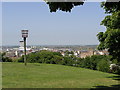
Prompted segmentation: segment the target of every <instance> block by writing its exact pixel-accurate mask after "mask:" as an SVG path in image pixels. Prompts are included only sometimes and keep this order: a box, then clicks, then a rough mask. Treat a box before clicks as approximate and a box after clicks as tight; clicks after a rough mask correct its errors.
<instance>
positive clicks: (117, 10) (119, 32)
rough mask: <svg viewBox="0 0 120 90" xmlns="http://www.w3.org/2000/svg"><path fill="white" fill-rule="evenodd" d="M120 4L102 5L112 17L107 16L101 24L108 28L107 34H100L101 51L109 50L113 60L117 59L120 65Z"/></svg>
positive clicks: (99, 47)
mask: <svg viewBox="0 0 120 90" xmlns="http://www.w3.org/2000/svg"><path fill="white" fill-rule="evenodd" d="M119 4H120V2H114V3H110V2H108V3H102V5H101V6H102V7H103V8H104V9H105V11H106V13H109V14H110V15H108V16H106V17H105V19H104V20H103V21H102V22H101V25H104V26H106V31H105V32H100V33H98V35H97V36H98V40H99V41H100V44H99V46H98V49H99V50H103V49H108V52H109V54H110V55H112V59H117V61H118V64H120V6H119Z"/></svg>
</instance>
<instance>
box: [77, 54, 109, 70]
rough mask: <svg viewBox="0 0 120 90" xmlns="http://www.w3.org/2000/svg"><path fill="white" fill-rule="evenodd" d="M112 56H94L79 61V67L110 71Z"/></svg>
mask: <svg viewBox="0 0 120 90" xmlns="http://www.w3.org/2000/svg"><path fill="white" fill-rule="evenodd" d="M110 59H111V56H106V55H93V56H91V57H86V58H84V59H78V61H77V66H78V67H82V68H88V69H92V70H99V71H103V72H108V71H109V65H110Z"/></svg>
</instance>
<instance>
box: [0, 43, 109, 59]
mask: <svg viewBox="0 0 120 90" xmlns="http://www.w3.org/2000/svg"><path fill="white" fill-rule="evenodd" d="M19 44H20V45H19V46H2V47H1V50H0V52H2V53H3V52H5V53H6V57H9V58H11V59H17V58H19V57H21V56H22V55H24V42H23V41H20V42H19ZM41 50H48V51H51V52H60V53H61V54H62V55H63V56H65V51H72V52H73V54H74V55H75V56H76V57H80V58H85V57H87V56H92V55H108V54H109V53H108V51H107V50H104V51H99V50H97V45H40V46H39V45H33V46H27V48H26V51H27V52H26V53H27V54H30V53H34V52H38V51H41ZM69 55H71V54H69Z"/></svg>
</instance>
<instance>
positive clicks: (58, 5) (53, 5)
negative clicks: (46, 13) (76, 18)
mask: <svg viewBox="0 0 120 90" xmlns="http://www.w3.org/2000/svg"><path fill="white" fill-rule="evenodd" d="M48 1H49V0H48ZM83 3H84V2H47V4H48V5H49V8H50V12H56V11H57V10H62V11H66V12H71V9H72V8H73V7H74V6H78V5H83Z"/></svg>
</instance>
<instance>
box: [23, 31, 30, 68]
mask: <svg viewBox="0 0 120 90" xmlns="http://www.w3.org/2000/svg"><path fill="white" fill-rule="evenodd" d="M21 32H22V37H23V40H24V63H25V66H26V65H27V60H26V38H27V37H28V30H21Z"/></svg>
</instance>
